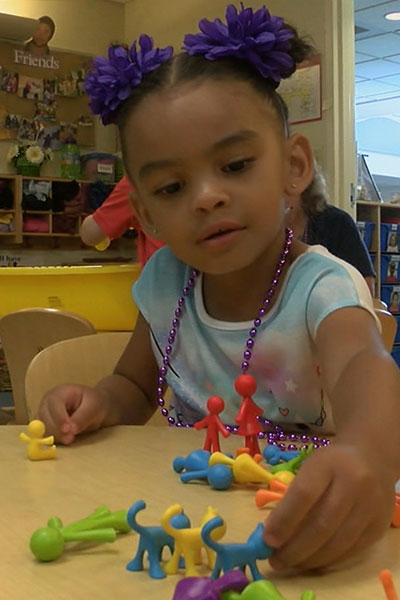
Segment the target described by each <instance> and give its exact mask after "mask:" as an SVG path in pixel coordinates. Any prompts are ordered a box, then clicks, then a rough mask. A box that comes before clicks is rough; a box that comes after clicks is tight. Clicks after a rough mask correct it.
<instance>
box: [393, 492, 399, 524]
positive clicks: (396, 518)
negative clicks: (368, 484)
mask: <svg viewBox="0 0 400 600" xmlns="http://www.w3.org/2000/svg"><path fill="white" fill-rule="evenodd" d="M391 526H392V527H400V494H399V493H396V496H395V502H394V509H393V515H392V522H391Z"/></svg>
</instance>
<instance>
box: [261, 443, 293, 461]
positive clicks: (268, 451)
mask: <svg viewBox="0 0 400 600" xmlns="http://www.w3.org/2000/svg"><path fill="white" fill-rule="evenodd" d="M262 454H263V457H264V458H265V460H266V461H267V463H268V464H269V465H278V464H279V463H280V462H281V461H283V462H287V461H288V460H291V459H292V458H296V457H297V456H298V455H299V454H300V450H281V449H280V448H278V446H273V445H272V444H268V445H267V446H265V448H264V450H263V451H262Z"/></svg>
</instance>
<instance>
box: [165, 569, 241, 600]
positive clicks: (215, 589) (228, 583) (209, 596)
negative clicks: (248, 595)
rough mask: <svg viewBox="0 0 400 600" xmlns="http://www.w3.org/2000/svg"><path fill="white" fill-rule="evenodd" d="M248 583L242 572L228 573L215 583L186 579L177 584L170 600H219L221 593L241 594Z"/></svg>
mask: <svg viewBox="0 0 400 600" xmlns="http://www.w3.org/2000/svg"><path fill="white" fill-rule="evenodd" d="M248 583H249V580H248V579H247V577H246V575H244V573H242V571H229V572H228V573H225V575H223V576H222V577H220V578H219V579H217V580H216V581H214V580H213V579H210V578H209V577H186V578H185V579H182V580H181V581H179V582H178V584H177V586H176V588H175V593H174V596H173V598H172V600H220V598H221V593H222V592H225V591H236V592H241V591H243V590H244V589H245V587H246V586H247V585H248Z"/></svg>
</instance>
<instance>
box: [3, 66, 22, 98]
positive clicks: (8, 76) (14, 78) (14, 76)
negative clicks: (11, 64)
mask: <svg viewBox="0 0 400 600" xmlns="http://www.w3.org/2000/svg"><path fill="white" fill-rule="evenodd" d="M1 89H2V90H3V91H4V92H8V93H10V94H15V92H16V91H17V89H18V73H16V72H15V71H6V70H3V69H2V72H1Z"/></svg>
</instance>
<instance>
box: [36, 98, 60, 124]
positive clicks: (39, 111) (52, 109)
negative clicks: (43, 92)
mask: <svg viewBox="0 0 400 600" xmlns="http://www.w3.org/2000/svg"><path fill="white" fill-rule="evenodd" d="M33 116H34V119H39V120H40V121H55V120H56V105H55V104H45V103H44V102H36V106H35V114H34V115H33Z"/></svg>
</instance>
